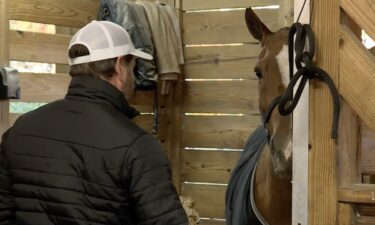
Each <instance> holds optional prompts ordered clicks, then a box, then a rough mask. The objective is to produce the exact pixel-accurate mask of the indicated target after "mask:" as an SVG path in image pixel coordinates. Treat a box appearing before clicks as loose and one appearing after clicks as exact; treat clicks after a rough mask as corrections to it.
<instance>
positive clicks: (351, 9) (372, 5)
mask: <svg viewBox="0 0 375 225" xmlns="http://www.w3.org/2000/svg"><path fill="white" fill-rule="evenodd" d="M341 7H342V8H343V9H344V10H345V12H346V13H347V14H348V15H349V16H350V17H351V18H352V19H353V20H354V21H355V22H356V23H357V24H358V25H359V26H360V27H362V29H364V30H365V31H366V33H368V34H369V35H370V37H372V39H375V24H374V22H373V21H374V18H375V2H374V1H353V0H341Z"/></svg>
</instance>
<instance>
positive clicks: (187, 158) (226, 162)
mask: <svg viewBox="0 0 375 225" xmlns="http://www.w3.org/2000/svg"><path fill="white" fill-rule="evenodd" d="M240 155H241V152H232V151H190V150H188V151H185V152H184V158H183V166H182V180H183V181H188V182H208V183H222V184H226V183H228V180H229V176H230V174H231V172H232V169H233V167H234V165H235V164H236V162H237V160H238V159H239V158H240Z"/></svg>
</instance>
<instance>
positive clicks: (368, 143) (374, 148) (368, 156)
mask: <svg viewBox="0 0 375 225" xmlns="http://www.w3.org/2000/svg"><path fill="white" fill-rule="evenodd" d="M361 172H362V173H363V174H375V132H373V131H372V130H371V129H370V128H369V127H368V126H366V124H364V123H363V122H362V123H361Z"/></svg>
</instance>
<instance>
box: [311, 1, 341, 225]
mask: <svg viewBox="0 0 375 225" xmlns="http://www.w3.org/2000/svg"><path fill="white" fill-rule="evenodd" d="M312 5H313V8H312V10H313V19H312V28H313V31H314V33H315V37H316V65H317V66H319V67H321V68H322V69H324V70H325V71H327V73H328V74H329V75H330V76H331V78H332V79H333V81H334V82H335V84H336V85H337V84H338V76H339V19H340V17H339V15H340V0H330V1H326V0H314V3H313V4H312ZM332 110H333V107H332V98H331V94H330V92H329V90H328V88H327V86H326V85H325V84H323V83H321V82H320V81H312V82H310V144H311V149H310V152H309V225H334V224H336V219H337V216H336V214H337V172H336V160H337V159H336V143H335V140H332V139H331V124H332ZM339 135H340V134H339Z"/></svg>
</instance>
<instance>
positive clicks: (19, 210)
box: [0, 76, 187, 225]
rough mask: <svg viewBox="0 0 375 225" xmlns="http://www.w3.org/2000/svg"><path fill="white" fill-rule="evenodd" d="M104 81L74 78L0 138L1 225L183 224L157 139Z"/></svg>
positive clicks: (179, 206) (179, 205)
mask: <svg viewBox="0 0 375 225" xmlns="http://www.w3.org/2000/svg"><path fill="white" fill-rule="evenodd" d="M136 114H137V112H136V111H135V110H134V109H132V108H131V107H129V106H128V104H127V103H126V100H125V98H124V97H123V95H122V93H121V92H120V91H118V90H117V89H116V88H115V87H113V86H112V85H110V84H109V83H107V82H105V81H102V80H99V79H95V78H90V77H83V76H82V77H75V78H73V79H72V82H71V84H70V87H69V91H68V94H67V96H66V98H65V99H63V100H59V101H56V102H54V103H51V104H48V105H47V106H44V107H42V108H40V109H38V110H35V111H33V112H31V113H28V114H25V115H24V116H22V117H21V118H20V119H19V120H17V122H16V123H15V125H14V126H13V128H11V129H10V130H9V131H8V132H6V133H5V134H4V136H3V141H2V145H1V147H2V148H1V149H2V150H1V154H0V155H1V157H0V224H20V225H21V224H22V225H26V224H27V225H29V224H30V225H31V224H35V225H47V224H48V225H49V224H64V225H70V224H72V225H73V224H80V225H81V224H82V225H84V224H85V225H86V224H92V225H101V224H105V225H112V224H116V225H117V224H118V225H120V224H122V225H125V224H126V225H130V224H144V225H148V224H155V225H156V224H157V225H180V224H187V217H186V214H185V211H184V210H183V208H182V206H181V203H180V201H179V198H178V195H177V193H176V191H175V189H174V187H173V185H172V183H171V174H170V166H169V163H168V160H167V158H166V157H165V155H164V153H163V151H162V148H161V146H160V144H159V143H158V141H157V140H156V139H155V138H154V137H152V136H151V135H149V134H147V133H146V132H145V131H143V130H142V129H140V128H138V127H137V126H136V125H135V124H134V123H133V122H132V121H130V119H131V118H132V117H134V116H135V115H136Z"/></svg>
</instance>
